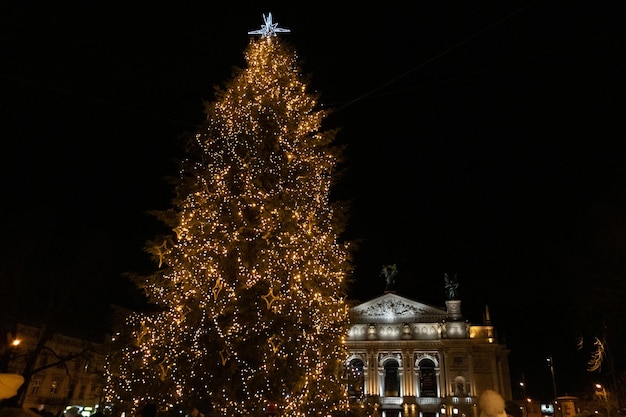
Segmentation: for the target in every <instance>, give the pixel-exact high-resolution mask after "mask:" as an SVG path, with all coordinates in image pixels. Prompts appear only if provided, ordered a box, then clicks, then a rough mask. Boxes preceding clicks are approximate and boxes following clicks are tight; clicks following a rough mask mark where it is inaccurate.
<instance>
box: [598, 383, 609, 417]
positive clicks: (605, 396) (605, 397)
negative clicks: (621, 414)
mask: <svg viewBox="0 0 626 417" xmlns="http://www.w3.org/2000/svg"><path fill="white" fill-rule="evenodd" d="M595 387H596V395H597V396H598V397H600V400H601V401H602V404H603V405H604V409H605V410H606V417H611V409H610V404H609V393H608V392H606V388H605V387H604V385H602V384H595Z"/></svg>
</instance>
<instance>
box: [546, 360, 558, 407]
mask: <svg viewBox="0 0 626 417" xmlns="http://www.w3.org/2000/svg"><path fill="white" fill-rule="evenodd" d="M546 361H547V362H548V366H549V367H550V374H551V375H552V390H553V391H554V414H556V412H557V410H558V408H559V407H558V405H557V399H556V398H557V395H556V378H555V377H554V361H553V360H552V355H550V356H548V357H547V358H546Z"/></svg>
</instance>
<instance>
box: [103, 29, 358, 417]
mask: <svg viewBox="0 0 626 417" xmlns="http://www.w3.org/2000/svg"><path fill="white" fill-rule="evenodd" d="M244 55H245V60H246V65H245V66H244V67H243V68H242V69H240V70H238V71H237V72H236V73H235V74H234V77H233V79H232V80H230V81H229V82H227V83H226V85H225V86H224V88H221V89H218V90H217V91H216V94H215V100H214V101H213V102H211V103H207V105H206V114H207V119H206V121H204V123H203V124H202V125H201V126H200V127H199V128H198V131H197V132H196V133H195V134H194V135H193V136H191V137H189V138H188V141H187V143H186V144H185V151H186V153H185V157H184V158H182V159H181V165H180V173H179V175H178V182H177V183H176V188H175V198H174V199H173V207H172V209H170V210H167V211H164V212H162V213H160V216H161V218H162V219H163V220H164V221H165V222H166V224H167V225H168V226H170V227H171V236H170V237H168V238H166V239H165V240H163V241H162V243H160V244H158V245H151V249H149V250H150V251H151V253H152V254H153V255H155V261H157V262H158V268H159V269H158V272H157V273H155V274H152V275H149V276H147V277H141V284H142V286H143V287H144V288H145V291H146V294H147V295H148V297H149V301H150V303H151V304H152V305H154V306H155V308H154V309H152V310H150V311H146V312H137V313H133V314H131V315H129V316H128V318H127V320H126V326H127V330H126V333H124V332H121V335H120V336H119V337H118V338H117V341H116V343H120V349H119V350H117V351H114V352H113V354H112V355H111V356H110V357H109V365H108V369H109V372H107V375H106V380H107V401H111V402H113V403H115V404H116V405H118V407H119V409H120V410H121V411H122V410H126V411H127V414H129V413H132V412H134V410H135V408H136V407H137V406H138V404H141V403H143V402H145V401H153V402H155V403H157V404H159V405H160V407H161V408H162V409H164V410H167V409H169V408H171V407H172V406H173V404H187V405H190V406H192V405H193V401H195V400H198V399H200V397H202V399H205V400H208V401H210V402H211V403H212V405H213V410H214V412H215V413H217V414H220V415H226V416H235V415H260V414H261V413H262V412H263V408H264V407H265V406H266V405H267V404H276V407H277V408H278V409H279V410H281V413H283V414H284V415H289V416H293V417H305V416H306V417H313V416H320V417H321V416H327V415H329V414H332V413H335V412H336V411H338V410H342V409H343V407H345V404H347V397H346V395H347V394H346V390H345V389H344V387H343V386H342V381H341V380H340V378H339V376H338V375H339V372H337V366H339V364H341V363H342V362H343V361H344V360H345V358H346V355H347V352H346V348H345V345H343V344H342V343H341V341H342V337H343V336H344V335H345V334H346V331H347V326H348V308H347V305H346V302H345V299H346V279H347V275H348V274H349V272H350V270H351V266H350V263H349V259H350V257H349V250H350V246H349V245H348V244H347V243H340V242H339V241H338V235H339V231H341V226H342V225H341V224H339V221H338V220H337V217H338V216H337V213H338V212H339V211H341V207H340V206H339V205H338V204H336V203H334V202H331V201H330V197H329V196H330V190H331V184H332V182H333V181H334V174H335V170H336V165H337V161H338V159H339V157H340V154H339V150H338V149H336V148H334V147H333V146H332V142H333V140H334V137H335V131H322V130H321V127H322V122H323V120H324V118H325V116H326V115H327V111H326V110H323V109H321V108H320V106H319V105H318V103H317V96H316V95H315V94H312V93H310V92H309V88H308V85H307V84H306V82H305V80H306V78H305V77H304V76H302V75H301V70H300V67H299V65H298V57H297V55H296V53H295V52H294V51H293V49H292V48H291V47H290V46H289V45H287V44H286V43H285V42H283V40H282V38H280V37H277V36H263V37H261V38H251V39H250V43H249V45H248V47H247V48H246V50H245V53H244ZM157 241H158V240H157ZM142 323H143V324H142ZM144 331H145V333H144ZM124 334H129V335H132V334H137V335H139V334H142V336H141V337H138V338H136V340H137V344H136V345H134V346H133V345H132V343H126V342H125V341H126V340H128V338H125V337H124V336H123V335H124ZM159 358H167V361H166V362H165V361H164V360H163V359H159Z"/></svg>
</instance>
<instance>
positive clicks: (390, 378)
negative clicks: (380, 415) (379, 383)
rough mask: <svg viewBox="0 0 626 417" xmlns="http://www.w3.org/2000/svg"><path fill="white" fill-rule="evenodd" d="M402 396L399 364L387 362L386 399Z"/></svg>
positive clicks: (391, 361) (392, 361) (393, 361)
mask: <svg viewBox="0 0 626 417" xmlns="http://www.w3.org/2000/svg"><path fill="white" fill-rule="evenodd" d="M399 396H400V373H399V372H398V362H396V361H395V360H389V361H387V362H385V397H399Z"/></svg>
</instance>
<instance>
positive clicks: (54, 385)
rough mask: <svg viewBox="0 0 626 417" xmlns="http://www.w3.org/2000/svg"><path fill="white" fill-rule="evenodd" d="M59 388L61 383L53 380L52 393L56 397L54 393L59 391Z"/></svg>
mask: <svg viewBox="0 0 626 417" xmlns="http://www.w3.org/2000/svg"><path fill="white" fill-rule="evenodd" d="M58 388H59V383H58V382H57V381H52V384H50V395H52V396H53V397H54V395H55V394H56V393H57V390H58Z"/></svg>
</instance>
